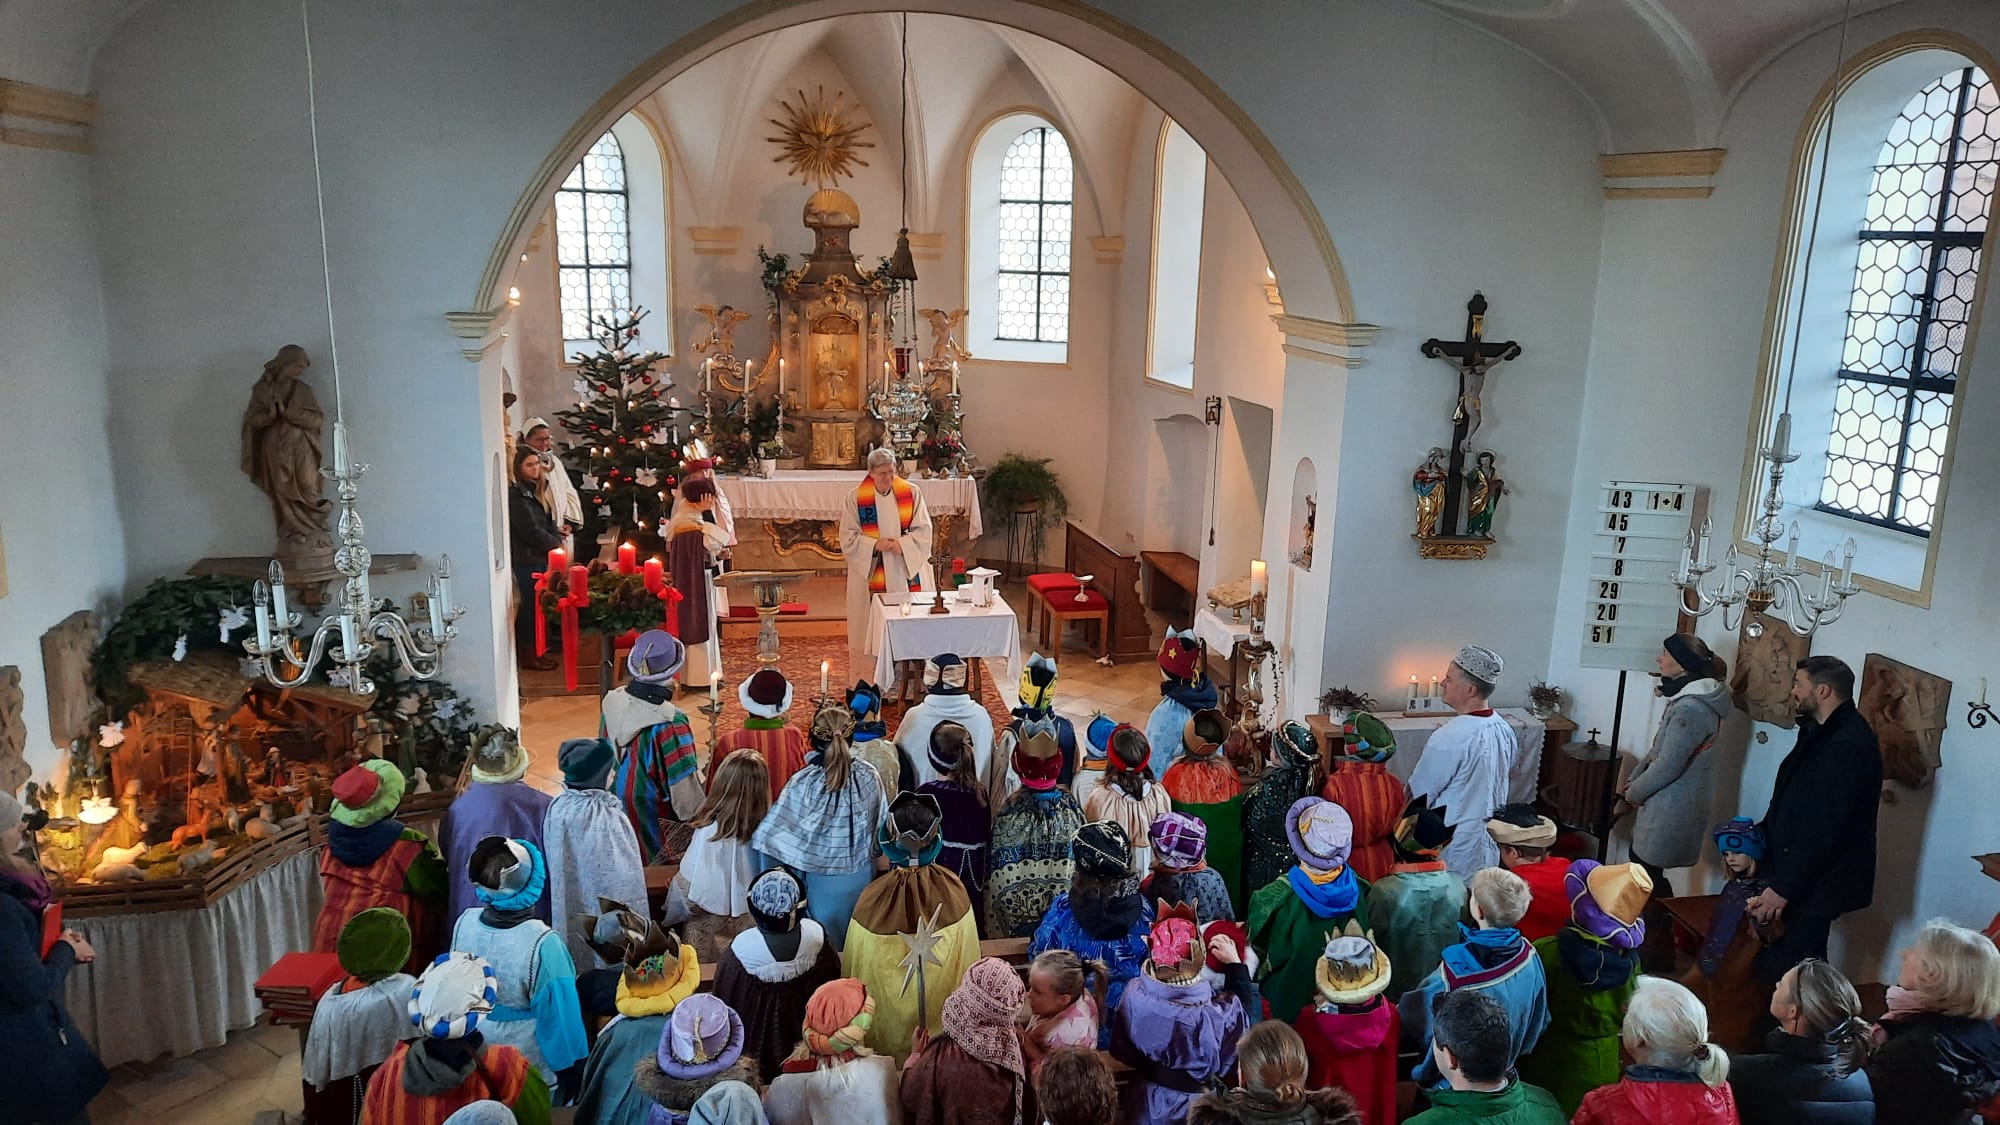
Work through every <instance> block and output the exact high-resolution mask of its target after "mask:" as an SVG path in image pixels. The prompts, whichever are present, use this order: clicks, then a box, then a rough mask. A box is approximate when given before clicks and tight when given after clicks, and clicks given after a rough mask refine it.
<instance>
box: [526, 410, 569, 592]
mask: <svg viewBox="0 0 2000 1125" xmlns="http://www.w3.org/2000/svg"><path fill="white" fill-rule="evenodd" d="M521 440H522V441H524V442H526V443H527V444H528V448H530V449H532V450H534V451H535V452H537V453H539V454H541V455H542V486H541V492H542V506H543V507H544V508H547V509H548V510H549V518H550V519H552V520H554V521H555V525H556V530H557V531H560V532H562V537H563V550H564V551H565V552H566V553H567V554H568V555H569V557H570V559H571V560H572V561H574V562H578V563H581V562H583V561H585V560H583V559H579V558H577V557H576V532H577V529H578V528H580V527H582V526H583V497H581V496H579V495H577V491H576V485H575V484H574V483H573V482H571V480H570V479H569V470H568V469H567V468H565V467H564V466H563V463H562V458H561V457H558V456H556V439H555V434H554V433H553V432H552V431H551V430H550V429H549V424H548V422H547V421H545V420H543V419H541V418H530V419H528V428H527V429H525V430H523V431H521Z"/></svg>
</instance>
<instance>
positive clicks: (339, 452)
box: [333, 422, 349, 476]
mask: <svg viewBox="0 0 2000 1125" xmlns="http://www.w3.org/2000/svg"><path fill="white" fill-rule="evenodd" d="M348 465H349V461H348V456H347V424H346V423H344V422H335V423H334V424H333V472H334V475H335V476H346V475H347V470H348Z"/></svg>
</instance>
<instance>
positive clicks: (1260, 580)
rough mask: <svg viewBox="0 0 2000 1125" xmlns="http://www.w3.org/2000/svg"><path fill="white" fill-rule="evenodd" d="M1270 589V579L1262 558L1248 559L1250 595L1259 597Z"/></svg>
mask: <svg viewBox="0 0 2000 1125" xmlns="http://www.w3.org/2000/svg"><path fill="white" fill-rule="evenodd" d="M1270 590H1271V580H1270V576H1269V574H1268V573H1267V572H1266V570H1265V568H1264V560H1263V559H1251V560H1250V596H1251V597H1253V598H1261V597H1263V596H1264V595H1265V594H1267V593H1269V592H1270Z"/></svg>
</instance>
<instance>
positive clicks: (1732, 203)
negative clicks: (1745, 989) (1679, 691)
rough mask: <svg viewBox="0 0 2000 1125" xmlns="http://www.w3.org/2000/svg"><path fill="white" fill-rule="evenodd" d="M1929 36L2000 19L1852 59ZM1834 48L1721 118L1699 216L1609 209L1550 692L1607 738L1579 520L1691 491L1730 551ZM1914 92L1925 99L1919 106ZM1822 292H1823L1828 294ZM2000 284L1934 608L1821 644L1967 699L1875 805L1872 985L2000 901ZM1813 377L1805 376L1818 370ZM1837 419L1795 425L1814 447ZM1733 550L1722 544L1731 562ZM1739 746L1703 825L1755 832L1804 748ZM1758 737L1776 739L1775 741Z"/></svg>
mask: <svg viewBox="0 0 2000 1125" xmlns="http://www.w3.org/2000/svg"><path fill="white" fill-rule="evenodd" d="M1919 28H1943V29H1947V30H1951V31H1956V32H1958V33H1960V34H1962V35H1964V36H1966V37H1967V38H1969V39H1971V40H1972V41H1974V42H1977V43H1984V44H1988V45H1989V46H1990V45H1993V44H2000V10H1997V9H1992V8H1990V7H1986V6H1980V5H1966V4H1953V3H1946V2H1941V0H1940V2H1928V0H1920V2H1916V3H1909V4H1903V5H1899V6H1895V7H1892V8H1889V9H1887V10H1885V11H1882V12H1878V13H1872V14H1869V15H1866V16H1861V17H1857V18H1856V20H1855V22H1854V25H1853V27H1852V29H1851V31H1850V32H1849V39H1848V44H1849V51H1850V53H1852V52H1855V51H1857V50H1860V49H1862V48H1864V47H1865V46H1866V45H1868V44H1872V43H1875V42H1878V41H1880V40H1882V39H1885V38H1887V37H1889V36H1892V35H1895V34H1898V33H1901V32H1905V31H1910V30H1914V29H1919ZM1836 34H1837V31H1835V30H1828V31H1825V32H1822V33H1820V34H1817V35H1815V36H1812V37H1810V38H1808V39H1806V40H1804V41H1802V42H1800V43H1799V44H1797V45H1796V46H1794V47H1792V48H1791V49H1789V50H1787V51H1786V52H1785V53H1783V54H1782V55H1780V56H1779V57H1778V58H1777V59H1776V60H1774V61H1773V62H1772V63H1771V65H1770V66H1769V68H1768V69H1767V70H1765V71H1764V72H1763V73H1761V74H1759V75H1758V76H1756V77H1755V78H1754V79H1753V80H1752V81H1750V82H1749V83H1748V85H1747V86H1746V87H1745V89H1744V90H1743V92H1742V93H1741V95H1740V96H1739V97H1738V99H1737V101H1736V103H1735V105H1734V107H1733V109H1732V111H1731V114H1730V116H1729V118H1728V120H1727V121H1726V123H1725V125H1724V128H1723V134H1722V137H1721V141H1720V143H1721V145H1722V146H1723V147H1726V148H1727V149H1728V151H1729V156H1728V158H1727V161H1726V162H1725V164H1724V165H1723V167H1722V170H1721V171H1720V172H1719V173H1718V174H1717V176H1716V178H1715V192H1714V195H1713V197H1712V198H1710V199H1708V200H1705V201H1648V202H1631V203H1620V204H1615V205H1611V206H1608V207H1607V208H1606V211H1605V216H1606V220H1605V247H1604V257H1603V265H1602V269H1601V272H1600V276H1599V296H1598V304H1597V308H1598V316H1597V323H1596V329H1595V337H1594V340H1593V343H1592V354H1591V373H1590V380H1589V384H1588V390H1587V393H1586V398H1585V403H1584V424H1583V427H1582V430H1581V437H1580V440H1579V452H1578V457H1577V466H1576V473H1575V478H1574V482H1573V486H1574V491H1573V496H1574V504H1573V511H1572V518H1571V521H1570V527H1569V530H1568V539H1569V541H1570V543H1571V544H1572V546H1571V547H1570V548H1569V549H1568V552H1567V554H1566V557H1565V565H1564V572H1563V582H1562V592H1561V597H1560V600H1559V601H1558V603H1557V611H1556V614H1555V623H1554V628H1553V636H1552V641H1551V650H1550V657H1551V660H1550V666H1551V672H1552V673H1553V678H1555V679H1556V680H1558V681H1559V682H1561V683H1563V684H1564V685H1565V686H1566V687H1568V688H1570V689H1571V690H1572V692H1573V693H1574V694H1575V696H1576V703H1575V706H1574V707H1573V709H1572V710H1573V713H1574V714H1576V715H1577V716H1578V718H1579V719H1580V720H1582V721H1583V722H1584V724H1585V725H1587V726H1595V727H1600V728H1603V729H1604V731H1605V732H1606V733H1605V735H1604V737H1605V738H1606V739H1608V737H1609V728H1610V717H1611V712H1612V695H1613V688H1614V686H1615V682H1616V673H1614V672H1601V671H1590V670H1579V669H1578V666H1577V640H1576V638H1577V634H1578V632H1579V630H1580V629H1581V628H1582V624H1581V608H1580V607H1581V598H1582V597H1583V592H1582V591H1583V580H1584V579H1583V576H1584V575H1585V573H1586V572H1587V570H1588V558H1587V549H1586V548H1584V547H1582V546H1580V544H1581V542H1582V538H1583V535H1584V533H1585V530H1586V529H1587V527H1588V515H1589V513H1587V512H1585V510H1584V509H1585V507H1586V506H1587V504H1588V502H1589V498H1590V497H1591V495H1592V494H1593V492H1594V490H1595V489H1596V488H1597V486H1598V483H1599V482H1600V481H1601V480H1603V479H1605V478H1607V477H1610V476H1615V475H1630V476H1633V477H1637V478H1640V479H1653V480H1676V481H1689V482H1693V483H1696V484H1700V485H1705V486H1707V487H1708V488H1710V489H1712V490H1713V495H1712V500H1711V510H1713V511H1714V512H1715V513H1716V528H1717V534H1718V536H1721V535H1722V529H1723V528H1724V527H1725V526H1727V525H1728V523H1729V522H1730V513H1733V512H1734V511H1735V510H1736V508H1737V505H1738V504H1739V502H1740V500H1741V499H1742V490H1743V489H1744V488H1745V487H1746V486H1747V482H1745V481H1743V480H1741V479H1740V474H1741V466H1742V464H1743V456H1744V448H1745V443H1746V439H1747V432H1748V429H1749V426H1748V418H1749V415H1750V412H1751V411H1753V410H1754V409H1756V403H1755V391H1756V381H1757V363H1758V356H1759V348H1760V346H1761V344H1762V341H1763V338H1764V331H1765V318H1766V313H1767V308H1768V297H1769V291H1770V286H1771V279H1772V270H1773V262H1774V256H1775V254H1776V252H1777V249H1778V244H1777V240H1778V238H1779V237H1780V235H1779V231H1780V228H1781V224H1782V222H1783V210H1784V199H1785V196H1786V194H1787V192H1788V190H1789V177H1790V175H1791V169H1790V158H1791V152H1792V147H1793V143H1794V141H1795V139H1796V137H1797V133H1798V130H1799V127H1800V125H1801V123H1802V122H1803V121H1804V119H1805V115H1806V114H1807V112H1808V111H1809V109H1810V107H1811V105H1812V102H1813V99H1814V97H1815V96H1816V95H1817V93H1818V91H1819V89H1820V87H1821V85H1822V84H1823V83H1824V82H1825V80H1826V77H1827V72H1828V69H1829V67H1830V66H1831V63H1832V59H1833V50H1834V41H1833V37H1834V36H1835V35H1836ZM1914 90H1915V87H1912V90H1911V92H1914ZM1853 267H1854V259H1853V254H1852V251H1851V249H1850V250H1848V251H1847V252H1846V253H1839V254H1829V255H1826V256H1824V257H1822V258H1821V259H1817V260H1816V261H1815V263H1814V272H1815V275H1818V274H1820V272H1821V271H1822V270H1823V271H1825V272H1826V273H1829V274H1833V275H1836V276H1846V277H1848V278H1851V277H1852V270H1853ZM1816 279H1817V277H1816ZM1996 305H2000V286H1995V285H1991V284H1989V285H1988V287H1987V292H1986V301H1985V308H1984V316H1983V323H1984V324H1985V325H1986V326H1987V328H1986V331H1985V332H1984V333H1983V338H1982V339H1980V340H1979V341H1977V346H1976V347H1975V349H1974V350H1973V352H1972V355H1971V360H1970V364H1969V366H1968V368H1967V369H1966V370H1964V371H1963V372H1962V373H1961V376H1960V378H1961V381H1962V385H1963V386H1964V387H1965V392H1964V393H1965V396H1966V397H1965V401H1964V404H1963V409H1962V413H1961V416H1960V422H1959V425H1960V432H1961V434H1962V435H1963V436H1964V437H1965V438H1966V439H1968V440H1962V441H1960V442H1959V444H1958V447H1957V455H1956V459H1955V462H1954V464H1953V469H1952V473H1953V476H1952V482H1951V505H1950V508H1949V509H1948V511H1947V513H1946V515H1945V519H1944V524H1943V527H1942V528H1941V529H1940V530H1939V531H1938V533H1937V535H1938V539H1939V557H1938V562H1937V573H1936V580H1935V584H1934V587H1933V591H1932V598H1931V605H1930V608H1928V609H1923V608H1918V607H1916V606H1913V605H1909V604H1905V603H1902V602H1897V601H1891V600H1888V599H1886V598H1882V597H1877V596H1874V595H1867V594H1864V595H1861V596H1858V597H1856V598H1855V599H1853V600H1852V602H1850V603H1849V605H1848V607H1847V610H1846V613H1845V616H1843V617H1842V618H1841V620H1840V621H1838V622H1837V623H1835V624H1833V625H1831V626H1828V627H1827V628H1826V629H1825V630H1824V631H1823V632H1822V633H1821V634H1820V635H1819V636H1818V637H1816V638H1815V639H1814V643H1813V651H1814V652H1815V653H1822V654H1827V655H1832V656H1838V657H1840V658H1841V659H1843V660H1845V661H1846V662H1847V663H1848V664H1850V665H1851V666H1853V667H1854V669H1855V671H1856V673H1857V675H1858V674H1859V672H1860V669H1861V665H1862V660H1863V657H1864V656H1865V655H1866V654H1867V653H1870V652H1880V653H1883V654H1885V655H1887V656H1891V657H1894V658H1896V659H1899V660H1903V661H1905V662H1908V663H1911V664H1914V665H1916V666H1918V667H1921V668H1924V669H1925V670H1927V671H1931V672H1934V673H1937V674H1939V675H1941V676H1944V677H1946V678H1948V679H1950V680H1952V681H1953V687H1952V701H1951V713H1950V716H1949V719H1948V723H1947V726H1946V729H1945V735H1944V743H1943V749H1942V756H1943V761H1944V768H1943V769H1942V770H1941V771H1940V772H1939V773H1938V774H1937V776H1936V779H1935V780H1934V781H1933V782H1932V784H1931V785H1930V787H1929V788H1927V789H1924V790H1921V791H1916V792H1912V791H1909V790H1906V789H1902V788H1900V787H1893V789H1894V792H1895V797H1896V801H1895V803H1894V804H1886V803H1885V804H1883V805H1882V806H1881V807H1880V816H1879V820H1878V832H1879V839H1880V859H1879V862H1878V864H1877V868H1876V879H1875V905H1874V906H1873V908H1872V909H1870V910H1869V911H1867V912H1865V913H1863V914H1859V915H1850V916H1849V917H1848V918H1847V919H1846V920H1844V921H1843V922H1842V923H1841V924H1840V925H1838V926H1836V927H1835V930H1834V938H1833V951H1834V954H1835V958H1836V960H1837V961H1838V962H1839V963H1840V964H1841V965H1842V967H1843V968H1844V969H1845V970H1846V971H1848V972H1849V973H1850V974H1851V975H1853V976H1854V977H1855V979H1857V980H1893V979H1894V978H1893V975H1892V974H1893V973H1894V971H1895V960H1894V957H1895V951H1896V950H1897V949H1898V948H1899V947H1900V946H1901V945H1902V944H1903V943H1904V942H1905V941H1907V940H1908V939H1909V938H1910V937H1911V936H1912V934H1913V933H1914V931H1915V929H1916V928H1917V927H1918V926H1919V925H1921V923H1922V922H1923V921H1924V920H1925V919H1927V918H1930V917H1934V916H1938V915H1943V916H1946V917H1949V918H1952V919H1953V920H1954V921H1957V922H1960V923H1965V924H1970V925H1975V926H1978V925H1984V924H1985V922H1986V921H1987V919H1989V918H1990V917H1991V915H1992V911H1993V907H1992V903H1993V901H1994V893H1993V884H1992V882H1991V881H1990V880H1988V879H1986V878H1985V876H1983V875H1982V874H1981V873H1980V871H1979V868H1978V865H1977V864H1975V863H1973V862H1972V861H1971V860H1970V859H1969V858H1968V857H1969V856H1971V855H1972V854H1974V853H1977V852H1983V851H1987V850H1990V849H1991V848H1992V846H1993V843H1994V841H1993V839H1992V838H1991V834H1990V831H1989V830H1988V829H1987V827H1986V826H1990V825H1991V824H1992V823H1993V818H1992V816H1991V813H1990V810H1991V809H1992V808H1993V807H1994V806H1995V805H1996V803H2000V771H1995V770H1993V769H1992V768H1990V766H1991V763H1992V761H1993V749H1992V747H1991V745H1990V739H1991V737H1992V736H1991V734H1990V731H1987V730H1972V729H1969V728H1968V727H1966V726H1965V723H1964V716H1965V702H1966V701H1967V700H1969V699H1973V698H1976V697H1977V695H1978V693H1979V683H1980V678H1981V677H1983V676H1984V677H1991V678H1994V679H2000V676H1996V675H1995V674H1994V672H1993V667H1992V656H1993V653H1994V646H1993V644H1992V643H1991V640H1990V638H1991V637H1992V635H1993V634H1994V632H1995V630H1996V628H2000V609H1996V606H1995V603H1994V600H1993V598H1992V597H1991V587H1992V584H1993V583H1994V582H1995V580H1996V579H2000V569H1996V567H1995V565H1994V563H1993V561H1992V560H1993V559H1994V558H1995V557H1996V555H2000V530H1996V527H1995V524H1994V522H1993V520H1992V519H1991V518H1990V516H1989V514H1988V510H1987V509H1988V508H1989V507H1990V502H1989V501H1990V498H1991V497H1993V496H1995V495H2000V454H1996V452H1995V451H1994V450H1993V448H1992V445H1991V443H1990V442H1986V441H1982V440H1979V435H1982V434H1985V433H1988V432H1990V431H1991V430H1992V429H1993V428H1994V426H1995V425H2000V398H1996V397H1995V396H1993V395H1992V394H1989V393H1986V390H1987V386H1986V385H1987V384H1988V383H1990V382H1993V381H1995V380H2000V344H1996V342H1995V339H1994V336H1995V332H1994V329H1993V328H1992V327H1991V326H1992V325H1994V324H1996V323H2000V310H1996V308H1995V306H1996ZM1800 377H1801V378H1802V379H1805V378H1810V377H1811V376H1810V375H1809V374H1808V373H1807V372H1806V371H1805V370H1804V369H1803V368H1802V369H1801V376H1800ZM1825 424H1826V419H1825V418H1824V417H1823V416H1816V417H1814V418H1811V419H1806V418H1803V417H1801V418H1799V419H1798V420H1797V421H1796V428H1797V430H1799V431H1802V432H1810V431H1815V430H1820V429H1823V428H1824V426H1825ZM1718 550H1719V546H1718ZM1695 631H1696V632H1698V633H1699V634H1700V635H1701V636H1702V637H1703V638H1704V639H1706V640H1708V641H1709V642H1710V643H1711V644H1713V645H1714V646H1715V647H1716V649H1717V651H1718V652H1720V653H1722V654H1723V655H1725V656H1731V657H1733V656H1734V653H1735V643H1734V641H1735V639H1734V638H1733V637H1731V636H1728V635H1726V634H1724V633H1723V631H1722V626H1721V623H1720V622H1719V621H1717V620H1716V619H1715V618H1714V617H1713V616H1711V617H1709V618H1704V619H1700V620H1698V621H1697V623H1696V627H1695ZM1634 679H1635V680H1636V681H1637V682H1635V683H1634V684H1633V685H1632V687H1631V689H1630V694H1629V695H1628V703H1627V708H1626V722H1625V730H1626V732H1627V733H1626V736H1625V738H1624V739H1623V749H1624V750H1625V751H1626V752H1627V754H1632V753H1643V751H1644V748H1645V747H1646V746H1647V745H1649V744H1650V740H1651V733H1652V729H1653V726H1654V725H1655V724H1656V722H1657V716H1658V707H1657V704H1656V703H1655V702H1653V701H1651V700H1649V699H1648V694H1649V692H1650V688H1651V681H1650V680H1646V679H1644V678H1642V677H1634ZM1753 730H1754V733H1752V732H1751V731H1744V732H1741V733H1739V734H1738V736H1737V739H1736V745H1734V746H1730V747H1725V749H1726V750H1728V751H1729V752H1730V753H1732V755H1733V756H1732V759H1731V761H1732V762H1733V761H1736V760H1741V761H1742V768H1741V771H1740V777H1739V776H1737V775H1736V773H1735V771H1726V773H1728V774H1729V776H1727V777H1726V779H1725V781H1724V782H1723V783H1722V784H1721V785H1720V786H1719V787H1718V791H1717V793H1716V794H1715V797H1714V799H1713V801H1712V803H1711V807H1710V809H1709V819H1710V820H1711V821H1719V820H1721V819H1723V818H1725V817H1728V816H1733V815H1736V814H1738V813H1742V814H1746V815H1751V816H1760V815H1762V813H1763V810H1764V809H1765V807H1766V805H1767V803H1768V801H1769V798H1770V792H1771V786H1772V782H1773V779H1774V777H1775V774H1776V771H1777V767H1778V763H1779V762H1780V761H1781V760H1782V758H1783V757H1784V755H1785V753H1786V752H1788V751H1789V750H1790V749H1791V747H1792V745H1793V742H1794V739H1795V737H1796V734H1795V732H1793V731H1787V730H1781V729H1778V728H1775V727H1766V726H1762V725H1759V726H1756V727H1755V728H1753ZM1759 738H1763V739H1766V741H1762V742H1759V741H1757V739H1759ZM1675 874H1676V876H1677V884H1676V885H1677V888H1678V889H1680V890H1682V891H1683V892H1684V893H1689V892H1691V893H1700V892H1701V891H1703V890H1708V889H1713V887H1714V885H1715V882H1714V879H1715V873H1714V871H1713V869H1712V866H1711V865H1708V864H1705V865H1704V867H1703V868H1702V869H1701V870H1700V871H1699V872H1697V873H1695V874H1694V875H1693V877H1692V878H1690V876H1689V873H1687V872H1678V873H1675Z"/></svg>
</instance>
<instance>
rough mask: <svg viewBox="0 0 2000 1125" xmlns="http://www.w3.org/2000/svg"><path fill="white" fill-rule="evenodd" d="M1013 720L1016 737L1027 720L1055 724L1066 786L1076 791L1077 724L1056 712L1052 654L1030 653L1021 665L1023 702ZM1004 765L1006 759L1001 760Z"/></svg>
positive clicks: (1080, 798) (1078, 796)
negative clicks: (1025, 661)
mask: <svg viewBox="0 0 2000 1125" xmlns="http://www.w3.org/2000/svg"><path fill="white" fill-rule="evenodd" d="M1013 715H1014V718H1013V721H1012V722H1010V723H1008V724H1007V726H1008V729H1010V730H1012V731H1013V732H1014V736H1015V737H1016V738H1020V737H1024V735H1023V732H1022V724H1023V723H1027V722H1041V723H1053V724H1055V728H1056V745H1057V746H1058V747H1060V748H1061V749H1062V760H1063V767H1062V777H1061V781H1062V784H1064V785H1069V786H1072V789H1071V792H1072V793H1075V789H1074V781H1075V778H1076V765H1077V762H1076V749H1077V747H1076V724H1075V723H1072V722H1070V721H1069V720H1068V719H1067V718H1065V717H1064V716H1062V715H1059V714H1057V713H1056V661H1055V657H1053V656H1043V655H1042V654H1041V653H1039V652H1036V653H1030V654H1029V656H1028V662H1027V663H1026V664H1025V665H1023V666H1022V668H1021V705H1020V706H1019V707H1016V708H1014V711H1013ZM1000 764H1001V766H1002V767H1004V766H1005V765H1006V763H1005V762H1002V763H1000ZM1075 796H1076V799H1077V803H1078V804H1081V803H1083V797H1084V795H1083V794H1081V793H1076V794H1075Z"/></svg>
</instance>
